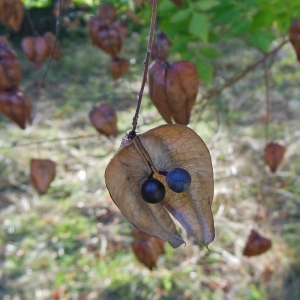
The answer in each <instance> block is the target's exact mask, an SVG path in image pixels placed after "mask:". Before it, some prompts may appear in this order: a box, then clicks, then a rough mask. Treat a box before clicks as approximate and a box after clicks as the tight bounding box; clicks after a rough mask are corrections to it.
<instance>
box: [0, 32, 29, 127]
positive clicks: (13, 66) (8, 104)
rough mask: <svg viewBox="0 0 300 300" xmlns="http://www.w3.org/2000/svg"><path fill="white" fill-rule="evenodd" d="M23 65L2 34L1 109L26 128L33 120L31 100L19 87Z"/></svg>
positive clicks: (0, 51)
mask: <svg viewBox="0 0 300 300" xmlns="http://www.w3.org/2000/svg"><path fill="white" fill-rule="evenodd" d="M21 79H22V74H21V67H20V63H19V60H18V58H17V56H16V53H15V52H14V51H13V50H12V49H11V47H10V45H9V43H8V41H7V39H6V37H4V36H0V111H1V112H2V113H3V114H5V115H6V116H7V117H8V118H10V119H11V120H12V121H14V122H15V123H16V124H18V125H19V126H20V127H21V128H22V129H25V127H26V124H27V123H30V122H31V105H32V103H31V101H30V100H29V98H28V96H27V94H26V92H25V91H24V90H23V89H22V88H20V87H19V84H20V82H21Z"/></svg>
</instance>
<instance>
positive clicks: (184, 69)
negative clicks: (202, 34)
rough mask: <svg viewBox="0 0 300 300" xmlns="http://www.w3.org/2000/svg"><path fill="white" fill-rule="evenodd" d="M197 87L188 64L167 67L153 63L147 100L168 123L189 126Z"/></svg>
mask: <svg viewBox="0 0 300 300" xmlns="http://www.w3.org/2000/svg"><path fill="white" fill-rule="evenodd" d="M198 87H199V78H198V72H197V68H196V66H195V65H194V64H193V63H191V62H189V61H184V60H182V61H178V62H175V63H173V64H171V65H170V64H168V63H161V62H159V61H157V60H156V61H154V62H153V63H152V64H151V65H150V67H149V96H150V99H151V101H152V103H153V104H154V105H155V106H156V108H157V110H158V111H159V113H160V114H161V115H162V117H163V118H164V119H165V121H166V122H167V123H172V120H171V119H173V120H174V121H175V123H178V124H182V125H187V124H188V123H189V120H190V114H191V111H192V108H193V106H194V104H195V101H196V97H197V93H198Z"/></svg>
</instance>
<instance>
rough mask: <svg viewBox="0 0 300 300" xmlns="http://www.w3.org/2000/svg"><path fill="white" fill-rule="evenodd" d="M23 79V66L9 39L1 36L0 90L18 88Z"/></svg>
mask: <svg viewBox="0 0 300 300" xmlns="http://www.w3.org/2000/svg"><path fill="white" fill-rule="evenodd" d="M21 79H22V73H21V66H20V63H19V60H18V59H17V56H16V54H15V52H14V51H13V50H12V49H11V48H10V46H9V44H8V41H7V39H6V38H5V37H4V36H1V37H0V91H7V90H11V89H14V88H16V87H17V86H18V85H19V84H20V82H21Z"/></svg>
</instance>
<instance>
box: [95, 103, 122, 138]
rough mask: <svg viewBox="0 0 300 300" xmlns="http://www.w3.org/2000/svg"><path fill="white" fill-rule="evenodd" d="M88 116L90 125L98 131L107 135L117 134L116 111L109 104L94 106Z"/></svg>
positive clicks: (114, 135)
mask: <svg viewBox="0 0 300 300" xmlns="http://www.w3.org/2000/svg"><path fill="white" fill-rule="evenodd" d="M89 116H90V120H91V123H92V125H93V126H94V127H95V128H96V129H97V131H98V132H99V133H101V134H104V135H105V136H107V137H110V136H113V137H116V136H117V135H118V127H117V116H116V112H115V109H114V108H113V106H111V105H110V104H108V103H103V104H101V105H99V106H98V107H94V108H93V109H92V110H91V111H90V115H89Z"/></svg>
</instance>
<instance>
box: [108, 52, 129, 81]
mask: <svg viewBox="0 0 300 300" xmlns="http://www.w3.org/2000/svg"><path fill="white" fill-rule="evenodd" d="M129 66H130V63H129V60H128V59H126V58H119V57H117V58H115V59H113V60H112V61H111V63H110V73H111V76H112V78H113V79H114V80H117V79H119V78H120V77H122V76H123V75H124V74H125V73H126V72H127V71H128V69H129Z"/></svg>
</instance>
